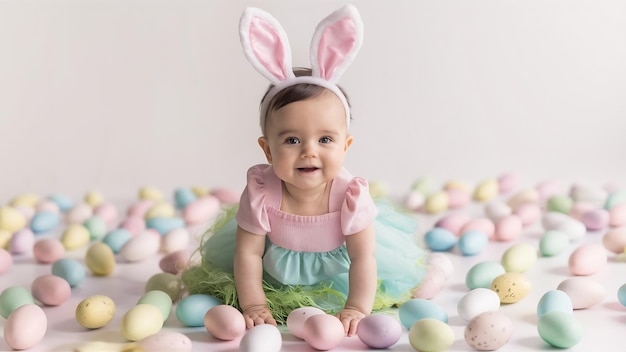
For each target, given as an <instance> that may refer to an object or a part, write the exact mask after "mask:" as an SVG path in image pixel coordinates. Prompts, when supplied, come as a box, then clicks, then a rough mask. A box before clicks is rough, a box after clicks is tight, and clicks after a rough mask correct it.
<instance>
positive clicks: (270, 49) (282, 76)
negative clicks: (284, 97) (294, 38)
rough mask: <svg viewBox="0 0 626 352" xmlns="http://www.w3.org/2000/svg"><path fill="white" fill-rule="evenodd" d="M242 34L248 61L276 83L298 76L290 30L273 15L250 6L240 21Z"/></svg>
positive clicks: (242, 42) (240, 35) (241, 37)
mask: <svg viewBox="0 0 626 352" xmlns="http://www.w3.org/2000/svg"><path fill="white" fill-rule="evenodd" d="M239 37H240V39H241V45H242V46H243V51H244V54H245V55H246V58H247V59H248V61H250V63H252V66H254V68H256V70H257V71H259V73H261V74H262V75H263V76H265V77H266V78H267V79H268V80H269V81H270V82H272V83H273V84H274V85H276V84H278V83H279V82H281V81H284V80H286V79H287V78H292V77H295V75H294V74H293V69H292V67H291V47H290V46H289V41H288V40H287V34H286V33H285V31H284V30H283V27H282V26H281V25H280V23H278V21H277V20H276V19H275V18H274V17H273V16H272V15H270V14H269V13H267V12H265V11H263V10H260V9H257V8H253V7H249V8H247V9H246V10H245V11H244V13H243V14H242V16H241V20H240V21H239Z"/></svg>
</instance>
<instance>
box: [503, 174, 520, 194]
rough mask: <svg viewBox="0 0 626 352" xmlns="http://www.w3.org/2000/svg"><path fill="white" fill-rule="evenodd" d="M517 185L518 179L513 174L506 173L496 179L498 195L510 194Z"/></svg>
mask: <svg viewBox="0 0 626 352" xmlns="http://www.w3.org/2000/svg"><path fill="white" fill-rule="evenodd" d="M518 184H519V177H518V176H517V175H516V174H515V173H513V172H506V173H503V174H502V175H500V176H499V177H498V190H499V192H500V194H507V193H509V192H511V191H512V190H513V189H515V188H516V187H517V185H518Z"/></svg>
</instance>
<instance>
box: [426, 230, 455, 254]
mask: <svg viewBox="0 0 626 352" xmlns="http://www.w3.org/2000/svg"><path fill="white" fill-rule="evenodd" d="M457 240H458V238H457V236H455V235H454V234H453V233H452V232H450V231H448V230H446V229H444V228H440V227H433V228H432V229H430V230H429V231H427V232H426V233H425V234H424V242H425V243H426V246H427V247H428V248H430V249H431V250H433V251H449V250H451V249H452V248H453V247H454V246H455V245H456V242H457Z"/></svg>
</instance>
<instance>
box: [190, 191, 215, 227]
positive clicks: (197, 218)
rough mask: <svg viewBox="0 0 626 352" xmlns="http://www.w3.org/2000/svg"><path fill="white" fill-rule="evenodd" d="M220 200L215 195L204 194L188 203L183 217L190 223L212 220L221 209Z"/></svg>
mask: <svg viewBox="0 0 626 352" xmlns="http://www.w3.org/2000/svg"><path fill="white" fill-rule="evenodd" d="M220 206H221V204H220V201H219V200H218V199H217V198H216V197H213V196H210V195H208V196H204V197H201V198H198V199H196V200H194V201H192V202H191V203H189V204H187V206H185V208H184V209H183V214H182V216H183V219H184V220H185V222H186V223H188V224H192V225H194V224H201V223H204V222H207V221H209V220H211V218H213V217H215V215H217V213H218V212H219V211H220Z"/></svg>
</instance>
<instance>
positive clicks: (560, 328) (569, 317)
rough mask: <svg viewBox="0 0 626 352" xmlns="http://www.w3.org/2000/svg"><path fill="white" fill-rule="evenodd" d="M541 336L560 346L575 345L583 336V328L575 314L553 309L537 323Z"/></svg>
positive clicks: (555, 345)
mask: <svg viewBox="0 0 626 352" xmlns="http://www.w3.org/2000/svg"><path fill="white" fill-rule="evenodd" d="M537 331H538V332H539V336H540V337H541V338H542V339H543V340H544V341H545V342H547V343H549V344H550V345H552V346H554V347H558V348H570V347H573V346H575V345H576V344H577V343H578V342H580V340H581V339H582V337H583V328H582V325H581V324H580V322H579V321H578V320H576V319H575V317H574V315H573V314H569V313H565V312H560V311H552V312H548V313H546V314H544V315H542V316H541V317H540V318H539V322H538V323H537Z"/></svg>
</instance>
